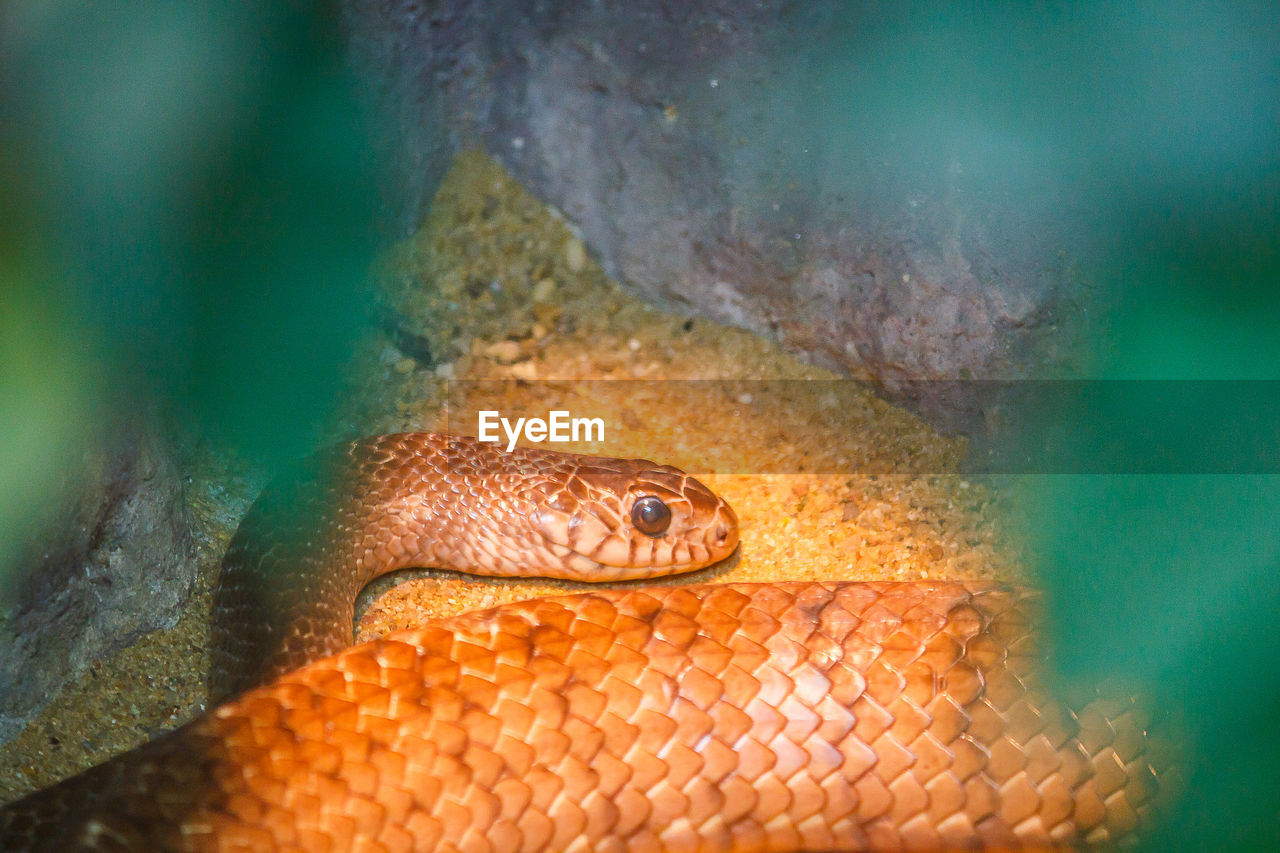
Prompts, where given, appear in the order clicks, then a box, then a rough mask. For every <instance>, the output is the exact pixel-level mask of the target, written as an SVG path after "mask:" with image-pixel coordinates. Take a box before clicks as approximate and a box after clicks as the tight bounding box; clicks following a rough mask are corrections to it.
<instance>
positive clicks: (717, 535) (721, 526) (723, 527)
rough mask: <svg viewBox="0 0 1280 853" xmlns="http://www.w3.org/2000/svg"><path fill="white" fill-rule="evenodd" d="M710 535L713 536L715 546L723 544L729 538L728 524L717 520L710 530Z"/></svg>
mask: <svg viewBox="0 0 1280 853" xmlns="http://www.w3.org/2000/svg"><path fill="white" fill-rule="evenodd" d="M711 535H712V536H713V537H714V539H715V544H716V545H717V546H719V545H723V544H724V543H725V542H726V541H728V539H729V525H727V524H725V523H724V522H723V521H721V522H717V523H716V526H715V528H714V529H713V530H712V531H711Z"/></svg>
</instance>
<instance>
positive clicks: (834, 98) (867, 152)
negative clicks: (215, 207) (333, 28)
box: [350, 0, 1080, 427]
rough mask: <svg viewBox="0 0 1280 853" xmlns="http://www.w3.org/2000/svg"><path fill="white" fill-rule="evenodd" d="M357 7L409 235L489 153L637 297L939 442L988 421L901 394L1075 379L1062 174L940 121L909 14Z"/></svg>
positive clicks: (742, 8) (1012, 145)
mask: <svg viewBox="0 0 1280 853" xmlns="http://www.w3.org/2000/svg"><path fill="white" fill-rule="evenodd" d="M350 8H351V11H352V14H351V19H352V21H353V22H354V24H353V30H354V33H355V39H354V40H355V45H356V55H357V57H358V62H359V64H360V65H361V66H362V67H364V68H365V69H366V71H367V72H368V73H369V74H370V76H371V78H372V79H373V80H375V81H376V85H377V89H378V91H379V92H380V93H381V94H382V96H383V98H384V102H385V104H386V105H387V107H388V110H389V112H388V115H389V116H390V118H389V119H388V120H387V121H386V124H385V126H386V128H387V134H386V144H387V149H388V153H389V154H390V157H391V159H392V161H393V163H394V166H395V171H396V172H397V173H398V175H399V183H398V184H397V191H398V193H399V195H398V201H397V202H396V205H397V208H398V210H399V216H400V223H401V227H403V228H404V229H406V230H407V229H410V228H412V227H414V226H415V225H416V224H417V222H418V221H419V219H420V217H421V215H422V212H423V206H424V204H425V200H427V199H429V198H430V193H431V190H432V188H433V187H434V185H435V182H436V181H438V179H439V177H440V175H441V174H442V172H443V170H444V168H445V166H446V164H447V161H448V158H449V156H450V155H451V154H452V152H453V151H454V150H456V149H457V148H458V147H459V146H466V145H482V146H483V147H484V148H485V149H486V150H487V151H488V152H489V153H490V154H491V155H492V156H494V157H496V158H497V159H498V160H499V161H500V162H501V163H502V164H503V165H504V166H506V167H507V168H508V169H509V170H510V171H511V172H512V173H513V174H514V175H515V176H516V177H517V178H518V179H519V180H521V181H522V182H524V183H525V184H526V185H527V186H528V187H529V188H530V189H532V190H533V191H534V192H535V194H537V195H539V196H540V197H541V198H543V199H544V200H545V201H547V202H549V203H550V204H552V205H555V206H556V207H558V208H559V209H560V210H561V211H563V213H564V214H565V215H566V217H567V218H568V219H569V220H570V222H571V223H573V225H574V226H575V227H576V228H577V229H578V230H579V231H580V233H581V234H582V236H583V238H584V240H585V242H586V244H587V245H588V247H589V248H590V250H591V251H593V252H594V253H596V254H597V255H598V257H599V258H600V260H601V263H602V264H603V266H604V267H605V269H606V270H607V271H608V272H609V273H610V274H612V275H614V276H616V277H618V278H619V279H620V280H622V281H624V282H626V283H627V284H628V285H630V286H632V287H634V288H636V289H638V290H639V291H642V292H643V293H645V294H647V295H649V296H650V297H652V298H656V299H658V300H660V301H662V302H665V303H667V304H678V305H683V306H684V307H685V309H686V310H690V311H693V312H696V313H702V314H704V315H707V316H711V317H714V318H716V319H718V320H722V321H726V322H729V323H733V324H735V325H738V326H741V327H743V328H747V329H751V330H753V331H757V332H761V333H764V334H767V335H770V336H772V337H774V338H775V339H777V340H778V341H779V342H780V343H782V344H783V345H784V346H787V347H788V348H790V349H793V350H796V351H800V352H803V353H804V354H805V355H806V356H807V357H808V358H809V359H811V360H812V361H814V362H816V363H820V364H822V365H825V366H829V367H834V368H837V369H840V370H842V371H845V372H847V373H849V374H851V375H854V376H858V377H863V378H871V379H874V380H876V381H877V382H878V383H880V384H881V386H882V387H884V388H885V389H886V390H888V391H889V392H890V394H891V396H896V397H898V398H899V399H904V400H906V401H907V402H909V403H910V404H912V405H913V406H915V407H917V408H919V409H920V410H921V411H923V412H924V413H926V414H928V415H930V416H932V417H933V418H934V419H935V420H936V421H939V422H941V423H944V424H948V425H955V426H960V427H969V426H972V425H974V423H975V422H976V421H975V417H976V416H980V413H977V414H976V415H975V413H974V412H966V411H965V410H966V409H971V408H972V407H973V405H974V403H973V399H972V398H969V397H967V395H966V389H965V388H964V387H963V386H962V385H961V386H958V385H954V384H953V385H938V386H928V385H925V386H919V385H917V386H914V387H911V388H902V387H900V386H899V384H898V383H899V381H901V380H921V379H924V380H933V379H950V380H965V379H969V378H1018V377H1022V376H1026V375H1029V374H1030V373H1032V372H1033V370H1035V371H1040V372H1044V370H1045V369H1046V365H1047V366H1048V369H1049V370H1054V369H1057V368H1061V367H1062V365H1063V364H1064V363H1069V362H1070V353H1071V348H1072V339H1071V336H1070V335H1069V334H1068V333H1067V332H1065V331H1064V329H1068V328H1071V327H1072V323H1073V322H1074V321H1075V320H1076V319H1078V317H1079V316H1080V312H1079V307H1080V306H1079V300H1080V294H1079V293H1078V292H1077V291H1078V288H1077V287H1074V286H1073V283H1072V282H1071V277H1072V272H1071V270H1070V266H1069V261H1068V260H1066V259H1067V258H1070V257H1072V251H1073V250H1074V249H1076V248H1078V246H1077V243H1076V240H1075V238H1074V237H1073V234H1072V230H1073V229H1072V227H1071V226H1070V224H1069V220H1068V219H1065V218H1064V216H1067V215H1069V214H1067V213H1065V212H1066V211H1068V210H1069V208H1070V205H1069V204H1067V203H1065V202H1064V200H1063V199H1062V198H1059V196H1060V195H1062V193H1061V192H1060V191H1058V190H1055V189H1054V186H1055V183H1054V181H1055V179H1054V178H1053V176H1052V171H1053V170H1052V169H1051V168H1049V167H1048V165H1047V164H1044V163H1040V162H1036V161H1035V155H1034V154H1028V153H1027V152H1026V151H1024V150H1020V149H1019V148H1018V145H1019V143H1020V140H1019V138H1018V136H1017V134H1016V133H1015V132H1007V133H1005V134H1004V135H1002V128H1000V127H999V126H995V125H993V126H990V127H988V126H979V127H968V126H965V125H964V121H965V120H966V119H967V120H970V121H973V120H975V117H974V116H969V115H967V114H966V113H964V111H963V110H952V111H950V112H949V111H948V109H947V107H948V105H947V104H946V103H945V102H943V103H939V104H931V103H928V102H922V100H921V96H922V93H923V94H924V95H925V96H928V95H929V94H930V93H931V92H932V89H931V87H932V86H933V82H932V81H931V80H929V79H922V78H921V77H920V75H919V74H918V73H917V76H915V77H912V76H911V74H912V71H911V66H912V62H913V61H915V62H916V64H917V65H921V64H923V65H924V67H926V68H930V69H935V70H938V71H940V72H941V71H945V68H943V67H941V66H939V65H938V63H939V60H938V58H937V57H936V56H934V57H927V56H923V55H915V56H913V55H912V54H911V50H912V48H913V45H912V43H911V40H910V36H913V35H914V34H915V33H914V31H911V28H910V27H906V26H905V25H903V24H902V22H898V21H896V20H894V15H895V14H896V13H891V12H886V11H883V10H879V11H877V10H873V9H866V10H864V11H862V12H860V13H859V12H851V11H850V10H849V8H848V7H843V6H842V5H841V4H815V5H808V4H789V3H783V2H763V3H753V4H736V3H700V4H696V5H695V6H693V7H692V8H688V7H686V5H685V4H682V3H677V2H674V1H673V0H645V1H644V2H625V3H624V2H614V1H613V0H609V2H598V3H591V4H587V3H570V2H561V3H542V4H535V5H529V4H507V3H496V2H486V0H475V1H474V2H462V3H451V4H435V5H432V6H428V7H421V6H419V5H417V4H410V3H397V2H381V3H377V2H368V0H356V2H352V3H351V4H350ZM903 29H906V30H908V33H907V35H906V36H904V35H903V33H902V32H901V30H903ZM915 47H917V48H918V45H916V46H915ZM934 47H936V45H934ZM897 51H901V53H902V56H901V57H899V56H897V55H896V52H897ZM930 63H933V64H930ZM904 69H905V70H904ZM1006 73H1008V72H1007V71H1006ZM945 82H946V81H945V80H942V81H939V82H938V87H942V86H943V85H944V84H945ZM988 82H989V81H988ZM991 85H993V86H994V87H997V88H998V86H999V83H998V82H997V83H994V84H991ZM898 87H906V88H905V89H901V90H900V89H899V88H898ZM895 93H896V94H895ZM936 97H938V98H939V100H940V101H945V97H943V96H936ZM981 118H982V116H981V115H979V116H978V119H981ZM1051 217H1052V218H1051Z"/></svg>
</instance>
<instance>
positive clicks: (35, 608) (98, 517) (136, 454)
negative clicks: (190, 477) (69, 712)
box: [0, 428, 197, 742]
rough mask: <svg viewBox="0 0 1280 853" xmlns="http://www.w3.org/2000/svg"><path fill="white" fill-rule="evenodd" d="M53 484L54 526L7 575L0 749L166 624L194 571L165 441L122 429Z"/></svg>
mask: <svg viewBox="0 0 1280 853" xmlns="http://www.w3.org/2000/svg"><path fill="white" fill-rule="evenodd" d="M108 445H109V449H101V448H94V449H86V450H85V451H84V452H83V453H82V454H81V455H80V458H78V459H77V460H74V461H75V463H76V464H71V465H68V466H67V472H68V473H67V474H66V476H65V481H64V482H63V483H60V484H58V493H59V494H60V495H61V504H60V508H59V512H58V513H57V518H56V519H54V521H53V523H52V524H50V525H49V527H48V528H47V529H46V530H43V531H41V533H40V534H39V535H38V536H36V537H34V538H33V540H32V542H31V545H30V547H29V548H28V549H27V555H28V556H27V558H26V559H22V560H20V561H19V563H18V565H17V566H16V571H14V572H13V573H11V575H10V580H11V583H12V587H11V593H12V594H11V595H10V596H9V600H10V601H11V602H13V603H12V604H11V605H10V606H9V608H8V610H7V612H5V613H4V614H0V742H3V741H7V740H9V739H10V738H12V737H13V736H14V735H16V734H17V733H18V732H19V731H21V729H22V727H23V726H24V725H25V723H26V722H27V721H29V720H30V719H31V718H32V717H34V716H35V715H36V714H37V713H39V711H40V710H41V709H42V708H43V707H44V706H45V705H46V704H47V703H48V702H49V700H50V699H51V698H52V697H53V696H54V695H55V694H56V692H57V691H58V689H59V688H60V687H61V686H62V684H63V683H64V682H66V681H67V680H69V679H71V678H73V677H75V676H76V675H78V674H80V673H81V672H83V671H84V669H85V668H86V667H87V666H88V665H89V664H90V663H91V662H93V661H94V660H95V659H97V658H99V657H102V656H105V655H108V654H111V653H112V652H114V651H117V650H119V649H121V648H124V647H125V646H128V645H130V644H131V643H133V642H134V641H135V640H136V639H137V638H138V637H140V636H141V635H142V634H145V633H147V632H149V631H153V630H156V629H158V628H169V627H172V626H173V624H174V623H175V622H176V621H177V617H178V613H179V609H180V607H181V606H182V604H183V603H184V602H185V601H186V600H187V597H188V594H189V592H190V590H191V588H192V584H193V581H194V578H195V572H196V566H197V561H196V549H195V545H194V540H193V538H192V530H191V522H190V518H189V516H188V513H187V504H186V499H185V488H186V487H185V482H184V476H183V474H182V472H181V469H180V467H179V465H178V464H177V461H176V452H175V449H174V447H173V445H172V444H171V443H169V442H168V441H167V440H165V439H163V438H161V437H160V436H159V435H158V434H157V433H156V432H155V431H143V430H142V429H138V428H135V429H126V430H123V431H122V432H120V433H119V434H118V435H117V436H116V437H115V438H114V439H112V440H111V441H110V442H108Z"/></svg>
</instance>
